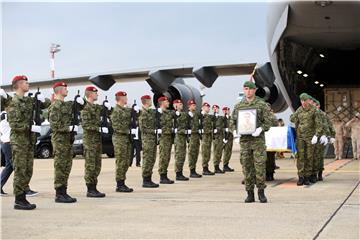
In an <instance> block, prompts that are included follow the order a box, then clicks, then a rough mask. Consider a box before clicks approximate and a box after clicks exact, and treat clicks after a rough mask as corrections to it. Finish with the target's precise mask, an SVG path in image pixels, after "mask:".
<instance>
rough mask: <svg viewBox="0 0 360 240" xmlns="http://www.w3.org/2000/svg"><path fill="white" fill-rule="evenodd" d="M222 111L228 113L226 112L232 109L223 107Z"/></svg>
mask: <svg viewBox="0 0 360 240" xmlns="http://www.w3.org/2000/svg"><path fill="white" fill-rule="evenodd" d="M222 110H224V111H226V110H230V108H228V107H223V109H222Z"/></svg>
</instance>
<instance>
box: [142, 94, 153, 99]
mask: <svg viewBox="0 0 360 240" xmlns="http://www.w3.org/2000/svg"><path fill="white" fill-rule="evenodd" d="M150 99H151V97H150V95H144V96H142V97H141V100H150Z"/></svg>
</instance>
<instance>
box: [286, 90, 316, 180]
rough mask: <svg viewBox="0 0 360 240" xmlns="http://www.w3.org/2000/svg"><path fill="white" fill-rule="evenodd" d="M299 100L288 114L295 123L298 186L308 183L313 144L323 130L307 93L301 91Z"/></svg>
mask: <svg viewBox="0 0 360 240" xmlns="http://www.w3.org/2000/svg"><path fill="white" fill-rule="evenodd" d="M300 100H301V106H300V107H299V108H298V109H297V110H296V111H295V113H293V114H292V115H291V116H290V121H291V122H293V123H294V124H295V130H296V138H297V139H296V145H297V146H296V147H297V151H298V159H297V164H296V165H297V169H298V176H299V180H298V182H297V185H298V186H302V185H304V184H305V185H309V184H310V178H311V175H312V170H313V164H314V145H315V144H316V143H317V142H318V136H320V135H321V134H322V132H323V128H322V126H321V124H322V120H321V118H320V114H319V113H318V111H317V110H316V108H315V107H314V106H312V105H311V103H310V97H309V95H308V94H306V93H302V94H301V95H300Z"/></svg>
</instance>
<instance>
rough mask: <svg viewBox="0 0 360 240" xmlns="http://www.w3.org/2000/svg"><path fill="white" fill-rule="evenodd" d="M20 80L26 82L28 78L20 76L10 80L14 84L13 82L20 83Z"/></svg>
mask: <svg viewBox="0 0 360 240" xmlns="http://www.w3.org/2000/svg"><path fill="white" fill-rule="evenodd" d="M20 80H26V81H27V80H28V78H27V77H26V76H24V75H20V76H15V77H14V78H13V80H12V83H15V82H17V81H20Z"/></svg>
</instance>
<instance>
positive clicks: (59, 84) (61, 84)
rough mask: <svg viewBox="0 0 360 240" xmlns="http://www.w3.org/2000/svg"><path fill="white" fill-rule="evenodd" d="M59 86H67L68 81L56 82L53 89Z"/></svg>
mask: <svg viewBox="0 0 360 240" xmlns="http://www.w3.org/2000/svg"><path fill="white" fill-rule="evenodd" d="M57 87H67V85H66V83H64V82H56V83H54V85H53V89H55V88H57Z"/></svg>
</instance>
